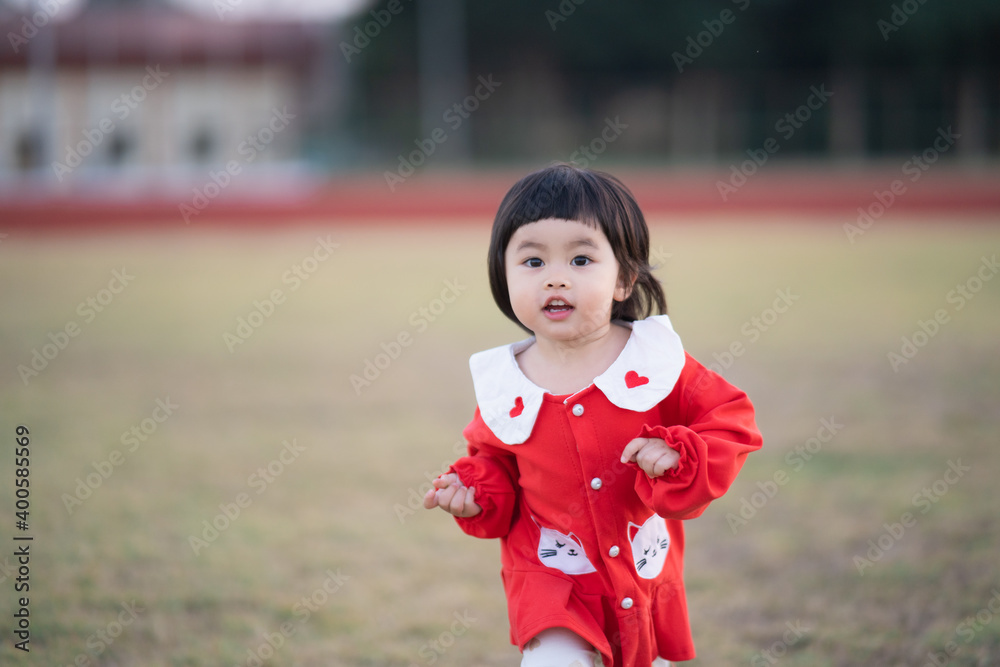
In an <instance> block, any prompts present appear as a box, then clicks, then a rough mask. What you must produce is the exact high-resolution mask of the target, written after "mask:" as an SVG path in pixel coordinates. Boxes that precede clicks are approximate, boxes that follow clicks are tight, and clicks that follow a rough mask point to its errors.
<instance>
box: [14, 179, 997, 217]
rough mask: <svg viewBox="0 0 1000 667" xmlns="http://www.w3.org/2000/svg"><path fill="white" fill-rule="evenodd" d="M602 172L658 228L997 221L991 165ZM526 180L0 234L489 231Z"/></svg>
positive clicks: (123, 211) (318, 186)
mask: <svg viewBox="0 0 1000 667" xmlns="http://www.w3.org/2000/svg"><path fill="white" fill-rule="evenodd" d="M609 171H611V172H612V173H614V174H615V175H616V176H618V177H619V178H620V179H621V180H622V181H623V182H624V183H625V184H626V185H627V186H628V187H629V188H630V189H631V190H632V192H633V193H634V194H635V196H636V199H637V200H638V202H639V205H640V206H641V207H642V209H643V211H644V213H645V214H646V216H647V217H655V218H657V219H658V220H664V219H666V220H670V219H671V218H678V219H680V218H690V217H691V216H712V217H727V218H728V217H731V216H739V215H741V214H753V217H754V219H755V220H759V219H760V217H761V216H766V215H767V214H775V215H781V216H782V217H788V216H790V215H791V216H794V215H796V214H802V215H811V216H823V217H825V218H836V219H837V220H838V221H841V222H853V221H856V220H857V219H858V217H859V216H860V215H861V211H868V212H869V213H870V214H871V215H872V216H873V217H874V218H875V219H878V218H881V217H882V216H883V215H884V216H885V217H886V218H887V219H890V218H892V217H895V216H898V215H899V214H900V213H906V214H912V213H920V214H931V215H936V216H942V217H947V218H949V219H950V218H953V217H963V218H968V217H973V218H977V219H982V220H984V221H987V222H988V221H990V220H993V221H996V222H1000V168H996V167H990V168H981V169H971V168H957V167H946V166H939V167H938V168H936V169H935V168H931V169H929V170H927V171H926V172H923V173H921V174H920V175H919V177H918V178H917V179H916V180H912V179H913V176H914V175H913V173H904V172H903V171H902V170H901V169H900V168H895V169H894V168H892V167H889V168H858V169H846V168H842V167H841V168H828V169H820V168H815V167H801V168H794V167H788V166H776V167H774V168H772V169H768V170H761V171H760V172H759V173H757V174H754V175H751V176H749V177H747V178H746V181H745V182H743V184H742V185H740V186H739V187H736V186H735V185H734V183H739V182H740V181H739V180H738V179H734V180H730V179H731V177H732V172H731V171H728V170H726V171H723V170H707V169H674V170H639V169H636V168H623V169H620V170H617V169H613V168H609ZM524 173H526V171H518V172H514V171H503V172H500V171H488V172H486V171H471V172H463V173H448V172H441V171H437V172H431V171H428V172H427V173H418V174H417V175H415V176H413V177H411V178H410V179H408V180H406V181H405V182H403V183H398V184H396V185H395V187H394V189H392V190H391V189H390V187H389V185H387V183H386V180H385V177H384V175H383V174H381V173H374V172H373V173H362V174H347V175H343V176H331V177H330V178H329V179H328V180H325V181H322V182H312V183H308V184H301V183H300V184H296V185H294V186H293V187H283V186H280V185H275V184H274V183H266V182H259V183H253V184H251V183H248V182H247V181H248V180H249V179H243V182H241V183H239V184H236V183H234V187H231V188H223V189H222V190H221V191H220V193H219V194H218V196H216V197H215V198H214V199H211V200H209V199H207V198H204V199H200V200H199V199H198V198H196V196H195V194H194V193H195V188H194V187H189V188H187V189H186V190H181V191H178V192H176V193H174V194H170V195H168V194H165V193H163V192H162V191H161V192H151V193H145V194H144V193H138V192H131V193H121V192H119V193H115V194H113V195H112V194H109V195H105V196H101V195H97V194H93V193H88V192H77V193H75V194H68V195H60V196H53V195H47V196H39V195H37V194H36V195H31V194H23V193H17V194H11V193H9V192H8V193H7V194H6V195H0V231H2V232H11V231H22V232H29V233H30V232H41V233H44V232H53V231H59V232H67V231H74V230H77V231H84V232H85V231H91V230H114V229H118V230H127V229H142V228H177V229H184V228H185V227H187V226H189V225H197V226H240V227H244V226H247V227H248V226H255V227H261V226H284V225H288V224H297V223H303V222H305V223H309V222H322V223H341V224H358V223H361V224H366V225H368V224H383V223H392V224H401V223H402V224H406V223H410V222H413V223H421V224H426V223H428V222H437V223H459V222H462V221H466V222H467V221H468V220H469V219H470V218H477V219H483V220H486V221H488V220H491V219H492V217H493V215H494V213H495V212H496V208H497V205H498V204H499V202H500V199H501V198H502V197H503V195H504V193H505V192H506V191H507V189H508V188H509V187H510V185H511V184H513V183H514V181H516V180H517V179H518V178H519V177H520V176H522V175H523V174H524ZM723 184H725V185H723ZM204 185H205V183H202V184H201V187H200V188H199V189H202V190H203V189H204ZM894 185H895V190H896V192H895V193H894V192H893V187H894ZM236 186H238V187H236ZM727 186H730V187H727ZM859 209H860V210H859ZM880 211H881V213H880ZM185 218H186V219H185Z"/></svg>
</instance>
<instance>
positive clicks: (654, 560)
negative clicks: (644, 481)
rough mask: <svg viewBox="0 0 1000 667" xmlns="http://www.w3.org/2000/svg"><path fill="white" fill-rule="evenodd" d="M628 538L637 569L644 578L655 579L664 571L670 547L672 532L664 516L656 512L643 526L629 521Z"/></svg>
mask: <svg viewBox="0 0 1000 667" xmlns="http://www.w3.org/2000/svg"><path fill="white" fill-rule="evenodd" d="M628 539H629V542H630V543H631V545H632V560H633V561H634V562H635V571H636V572H637V573H638V574H639V576H640V577H642V578H643V579H655V578H656V577H657V576H659V574H660V572H662V571H663V564H664V563H665V562H666V560H667V550H668V549H669V548H670V534H669V533H667V522H666V521H664V520H663V517H661V516H659V515H657V514H654V515H653V516H651V517H649V518H648V519H646V521H645V523H643V524H642V525H641V526H640V525H638V524H635V523H632V522H631V521H629V523H628Z"/></svg>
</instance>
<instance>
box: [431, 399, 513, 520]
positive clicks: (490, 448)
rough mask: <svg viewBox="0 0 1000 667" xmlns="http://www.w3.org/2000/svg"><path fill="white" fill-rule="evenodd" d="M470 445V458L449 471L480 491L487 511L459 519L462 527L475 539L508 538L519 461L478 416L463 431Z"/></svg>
mask: <svg viewBox="0 0 1000 667" xmlns="http://www.w3.org/2000/svg"><path fill="white" fill-rule="evenodd" d="M463 435H464V436H465V439H466V441H467V442H468V443H469V446H468V451H469V455H468V456H463V457H462V458H460V459H458V460H457V461H455V463H453V464H452V466H451V468H449V470H448V472H453V473H455V474H457V475H458V478H459V479H461V480H462V484H464V485H465V486H468V487H475V489H476V503H477V504H478V505H479V506H480V507H482V508H483V511H482V512H480V513H479V514H477V515H476V516H474V517H469V518H465V519H463V518H459V517H455V521H456V522H457V523H458V525H459V526H460V527H461V528H462V530H464V531H465V532H466V533H468V534H469V535H472V536H473V537H482V538H494V537H504V536H505V535H507V533H508V532H509V531H510V526H511V522H512V520H513V517H514V508H515V506H516V504H517V479H518V471H517V460H516V458H515V457H514V455H513V454H512V453H511V452H510V446H508V445H504V444H502V443H499V441H497V442H498V443H499V444H493V443H491V442H490V440H496V439H495V438H494V437H493V436H492V433H491V432H490V431H489V427H487V426H486V424H485V423H484V422H483V420H482V419H481V418H480V416H479V410H478V408H477V409H476V416H475V418H474V419H473V420H472V422H471V423H470V424H469V425H468V426H467V427H466V428H465V430H464V431H463Z"/></svg>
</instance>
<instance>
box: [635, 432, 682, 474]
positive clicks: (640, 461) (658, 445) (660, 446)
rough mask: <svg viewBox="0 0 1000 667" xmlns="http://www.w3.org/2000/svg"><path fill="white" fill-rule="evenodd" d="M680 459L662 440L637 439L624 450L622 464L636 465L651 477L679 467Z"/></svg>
mask: <svg viewBox="0 0 1000 667" xmlns="http://www.w3.org/2000/svg"><path fill="white" fill-rule="evenodd" d="M680 459H681V456H680V454H678V453H677V452H675V451H674V450H673V449H671V448H670V447H669V446H668V445H667V443H666V442H664V441H663V439H662V438H636V439H635V440H633V441H632V442H630V443H628V444H627V445H625V449H624V450H622V463H635V464H637V465H638V466H639V467H640V468H642V470H643V472H645V473H646V474H647V475H649V476H650V477H659V476H661V475H662V474H663V473H665V472H667V471H668V470H670V469H671V468H675V467H677V463H678V462H679V461H680Z"/></svg>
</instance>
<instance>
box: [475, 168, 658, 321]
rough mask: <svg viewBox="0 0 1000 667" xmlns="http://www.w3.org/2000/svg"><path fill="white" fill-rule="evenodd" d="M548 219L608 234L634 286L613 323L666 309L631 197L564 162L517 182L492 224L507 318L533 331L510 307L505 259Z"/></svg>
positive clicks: (497, 286) (496, 276) (625, 279)
mask: <svg viewBox="0 0 1000 667" xmlns="http://www.w3.org/2000/svg"><path fill="white" fill-rule="evenodd" d="M548 218H555V219H559V220H575V221H577V222H581V223H583V224H586V225H588V226H590V227H594V228H598V229H600V230H601V231H602V232H604V235H605V236H606V237H607V239H608V241H609V242H610V244H611V247H612V249H613V250H614V253H615V259H616V260H618V265H619V267H620V270H621V274H620V275H619V277H618V278H619V280H620V281H621V282H622V283H623V284H629V283H633V287H632V293H631V294H630V295H629V297H628V298H627V299H626V300H625V301H622V302H615V304H614V306H613V307H612V312H611V318H612V319H620V320H625V321H628V322H633V321H635V320H637V319H642V318H644V317H648V316H649V315H652V314H654V312H655V313H665V312H666V311H667V304H666V298H665V297H664V295H663V288H662V287H661V286H660V283H659V281H658V280H657V279H656V277H655V276H653V274H652V270H651V268H650V266H649V230H648V229H647V227H646V220H645V218H644V217H643V215H642V211H641V210H640V209H639V205H638V204H637V203H636V201H635V198H634V197H633V196H632V193H631V192H629V190H628V188H626V187H625V186H624V185H623V184H622V183H621V181H619V180H618V179H617V178H615V177H614V176H611V175H610V174H605V173H603V172H599V171H592V170H590V169H581V168H579V167H574V166H573V165H571V164H565V163H559V164H554V165H552V166H550V167H546V168H545V169H541V170H539V171H536V172H533V173H531V174H528V175H527V176H525V177H524V178H522V179H521V180H520V181H518V182H517V183H515V184H514V186H513V187H512V188H511V189H510V190H509V191H508V192H507V194H506V196H504V198H503V201H501V202H500V208H499V210H498V211H497V215H496V218H495V219H494V220H493V234H492V236H491V238H490V251H489V262H488V264H489V267H488V268H489V276H490V289H491V290H492V292H493V299H494V301H496V303H497V306H498V307H499V308H500V310H501V311H502V312H503V314H504V315H506V316H507V317H509V318H510V319H511V320H513V321H514V322H517V324H518V325H520V326H521V328H523V329H525V330H527V331H530V330H529V329H526V327H524V325H523V324H521V323H520V322H519V321H518V319H517V317H516V316H515V315H514V310H513V308H512V307H511V305H510V295H509V293H508V291H507V274H506V267H505V266H504V255H505V253H506V252H507V245H508V243H510V238H511V236H513V235H514V232H516V231H517V230H518V228H520V227H522V226H524V225H526V224H529V223H532V222H536V221H538V220H545V219H548Z"/></svg>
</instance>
